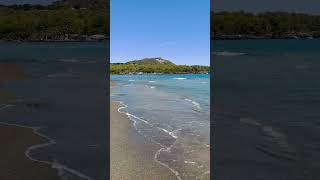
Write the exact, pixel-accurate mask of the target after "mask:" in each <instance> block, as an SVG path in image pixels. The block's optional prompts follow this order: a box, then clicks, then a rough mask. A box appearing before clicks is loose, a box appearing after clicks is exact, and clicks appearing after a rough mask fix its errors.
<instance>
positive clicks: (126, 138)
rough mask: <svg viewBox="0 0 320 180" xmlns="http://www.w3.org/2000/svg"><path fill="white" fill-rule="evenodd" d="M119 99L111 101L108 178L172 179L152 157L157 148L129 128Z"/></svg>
mask: <svg viewBox="0 0 320 180" xmlns="http://www.w3.org/2000/svg"><path fill="white" fill-rule="evenodd" d="M119 107H120V103H119V102H111V104H110V108H111V110H110V113H111V119H110V120H111V122H110V130H111V132H110V133H111V134H110V138H111V139H110V143H111V149H110V152H111V154H110V157H111V161H110V164H111V179H112V180H144V179H145V180H175V179H177V178H176V176H175V175H174V174H173V173H172V172H171V171H170V170H169V169H167V168H165V167H163V166H162V165H160V164H158V163H157V162H156V161H155V160H154V155H155V153H156V151H157V150H158V149H159V147H158V146H157V145H155V144H152V143H151V142H148V141H147V140H146V139H144V137H142V136H141V135H140V134H138V132H137V131H135V129H134V128H133V127H132V123H131V122H130V120H129V119H128V118H127V117H126V115H125V114H121V113H119V112H118V108H119Z"/></svg>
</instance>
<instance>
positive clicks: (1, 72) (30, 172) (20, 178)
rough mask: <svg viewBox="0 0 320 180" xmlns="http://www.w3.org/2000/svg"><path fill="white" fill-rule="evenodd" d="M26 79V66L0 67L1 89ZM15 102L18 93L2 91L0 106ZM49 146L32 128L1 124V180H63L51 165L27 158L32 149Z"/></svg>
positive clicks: (2, 64) (2, 65) (7, 64)
mask: <svg viewBox="0 0 320 180" xmlns="http://www.w3.org/2000/svg"><path fill="white" fill-rule="evenodd" d="M25 78H26V75H25V73H24V71H23V68H22V66H19V65H17V64H10V63H0V85H1V83H2V82H3V81H12V80H22V79H25ZM15 99H16V95H15V93H13V92H11V91H9V90H6V89H0V104H2V105H4V104H8V103H10V102H14V101H15ZM0 108H1V107H0ZM47 142H48V140H46V139H44V138H43V137H40V136H38V135H36V134H35V133H34V132H33V130H32V129H31V128H23V127H17V126H9V125H4V124H0V147H1V148H0V159H1V160H0V169H1V170H0V179H1V180H44V179H45V180H59V179H60V178H59V177H58V176H57V172H56V170H54V169H53V168H51V167H50V165H47V164H43V163H39V162H34V161H32V160H30V159H29V158H28V157H27V156H26V154H25V152H26V150H27V149H28V148H29V147H30V146H33V145H37V144H43V143H47Z"/></svg>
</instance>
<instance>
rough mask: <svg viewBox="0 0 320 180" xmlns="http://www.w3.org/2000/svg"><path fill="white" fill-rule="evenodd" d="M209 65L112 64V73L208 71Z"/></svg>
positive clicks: (194, 72) (196, 72)
mask: <svg viewBox="0 0 320 180" xmlns="http://www.w3.org/2000/svg"><path fill="white" fill-rule="evenodd" d="M209 71H210V67H208V66H197V65H194V66H187V65H175V64H158V65H143V64H120V63H116V64H110V72H111V74H131V73H139V72H143V73H162V74H182V73H193V74H199V73H208V72H209Z"/></svg>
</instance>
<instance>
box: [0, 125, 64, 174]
mask: <svg viewBox="0 0 320 180" xmlns="http://www.w3.org/2000/svg"><path fill="white" fill-rule="evenodd" d="M34 131H35V129H33V128H31V127H30V128H27V127H22V126H21V127H20V126H18V125H9V124H5V123H0V142H1V155H0V157H1V162H0V168H1V173H0V179H10V180H19V179H24V180H43V179H46V180H60V179H61V178H60V177H59V176H58V173H57V171H56V170H54V169H53V168H52V167H51V166H50V165H51V164H45V163H39V162H38V161H35V160H33V159H31V158H30V157H28V153H29V151H30V150H31V149H32V147H35V146H40V145H45V144H49V143H51V142H50V141H49V142H48V139H47V138H46V137H44V136H40V135H38V134H36V133H35V132H34Z"/></svg>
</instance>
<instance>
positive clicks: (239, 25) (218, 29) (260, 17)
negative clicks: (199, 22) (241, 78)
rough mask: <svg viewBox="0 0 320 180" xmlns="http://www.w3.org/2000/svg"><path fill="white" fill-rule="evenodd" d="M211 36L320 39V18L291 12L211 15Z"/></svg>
mask: <svg viewBox="0 0 320 180" xmlns="http://www.w3.org/2000/svg"><path fill="white" fill-rule="evenodd" d="M211 35H212V36H211V37H214V38H223V37H225V38H227V37H228V36H229V37H232V36H234V38H235V36H237V37H241V35H244V36H247V37H250V36H251V37H259V36H260V37H266V38H290V37H291V38H296V37H316V38H318V37H320V16H315V15H307V14H296V13H287V12H265V13H258V14H253V13H246V12H243V11H239V12H219V13H213V12H211Z"/></svg>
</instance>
